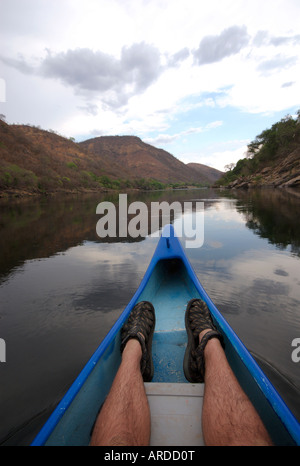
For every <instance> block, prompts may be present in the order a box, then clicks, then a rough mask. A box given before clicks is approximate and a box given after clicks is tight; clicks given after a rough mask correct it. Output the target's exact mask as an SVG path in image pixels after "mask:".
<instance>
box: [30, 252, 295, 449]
mask: <svg viewBox="0 0 300 466" xmlns="http://www.w3.org/2000/svg"><path fill="white" fill-rule="evenodd" d="M171 249H172V248H171ZM175 249H176V248H175ZM160 256H162V258H161V259H158V260H157V261H155V260H154V261H152V263H151V264H152V266H151V267H150V270H149V269H148V270H149V274H148V276H146V277H145V278H144V281H143V282H142V284H141V287H140V288H139V290H138V291H137V293H136V294H135V296H134V297H133V299H132V301H131V302H130V303H129V305H128V306H127V308H126V309H125V311H124V313H123V314H122V316H121V317H120V318H119V320H118V321H117V322H116V324H115V325H114V327H113V329H112V330H111V331H110V333H109V334H108V336H107V337H106V339H105V341H104V342H102V344H101V345H100V347H99V349H98V350H97V351H96V353H95V354H94V355H93V357H92V358H91V360H90V361H89V363H88V364H87V366H86V367H85V368H84V370H83V371H82V373H81V374H80V376H79V377H78V379H77V380H76V381H75V382H74V384H73V386H72V387H71V389H70V390H69V392H68V394H67V396H66V397H65V399H64V400H62V402H61V403H60V405H59V406H58V408H57V409H56V411H55V412H54V414H53V415H52V416H51V418H50V419H49V421H48V423H47V424H46V425H45V426H44V428H43V429H42V431H41V433H40V434H39V436H38V437H37V439H36V441H35V442H34V443H33V444H34V445H40V444H43V445H88V444H89V442H90V436H91V432H92V428H93V425H94V422H95V420H96V417H97V414H98V412H99V410H100V408H101V405H102V404H103V402H104V400H105V398H106V396H107V394H108V392H109V389H110V387H111V384H112V382H113V379H114V377H115V374H116V372H117V369H118V367H119V365H120V362H121V355H120V350H119V348H120V329H121V327H122V325H123V323H124V322H125V320H126V319H127V318H128V315H129V313H130V309H131V308H132V307H133V305H134V304H135V303H136V302H138V301H141V300H148V301H151V302H152V303H153V305H154V307H155V311H156V327H155V334H154V337H153V345H152V354H153V361H154V368H155V370H154V378H153V380H152V383H154V384H159V383H161V384H188V382H187V380H186V379H185V377H184V374H183V369H182V363H183V356H184V352H185V347H186V343H187V338H186V330H185V323H184V313H185V308H186V304H187V302H188V301H189V300H190V299H191V298H194V297H196V298H197V297H200V298H202V299H204V300H205V301H206V302H207V304H208V306H209V308H210V310H211V312H212V315H213V317H214V320H215V324H216V326H217V327H218V328H219V329H220V330H221V331H222V332H223V335H224V337H225V347H226V355H227V358H228V361H229V363H230V365H231V367H232V369H233V371H234V373H235V374H236V376H237V378H238V380H239V382H240V384H241V385H242V387H243V388H244V390H245V391H246V393H247V394H248V396H249V397H250V399H251V400H252V402H253V403H254V405H255V406H256V409H257V410H258V412H259V414H260V415H261V417H262V419H263V421H264V423H265V425H266V427H267V429H268V431H269V433H270V435H271V437H272V439H273V441H274V443H275V444H276V445H294V444H295V443H296V442H295V439H293V438H292V436H291V435H290V433H289V432H288V430H287V428H286V427H285V425H284V424H283V423H282V422H281V420H280V417H282V416H280V413H279V415H278V414H276V412H275V411H274V406H272V405H271V403H270V401H269V400H268V399H266V396H265V395H266V394H265V393H263V391H262V389H261V386H260V385H259V384H258V383H257V380H256V378H257V374H259V372H257V370H258V369H257V368H256V366H255V362H254V360H253V361H251V359H250V363H249V362H248V360H247V357H248V353H247V351H244V350H243V345H242V344H241V343H240V342H239V340H238V339H237V337H236V336H235V335H234V334H233V332H232V330H231V333H229V332H228V327H227V325H228V324H226V322H224V319H223V318H222V317H221V316H220V315H219V314H218V311H217V310H216V308H215V307H214V305H213V304H212V302H211V301H210V299H209V297H208V296H207V294H206V293H205V291H204V290H203V289H202V286H201V285H200V284H199V282H197V281H195V276H194V275H193V274H192V273H191V271H190V270H189V269H188V268H187V262H186V261H187V260H186V258H185V257H182V256H181V255H180V254H179V255H178V254H177V253H176V251H173V253H172V252H170V248H169V251H168V252H167V253H166V254H165V255H163V254H161V255H160ZM176 256H177V257H176ZM151 264H150V265H151ZM146 275H147V274H146ZM245 355H246V356H245ZM249 357H250V355H249ZM250 358H251V357H250ZM252 364H254V369H253V370H252ZM249 366H250V369H249ZM253 371H254V372H253ZM268 387H269V385H267V388H266V390H265V391H268V390H269V388H268ZM271 391H272V387H271ZM276 400H277V398H275V403H276ZM273 405H274V403H273ZM291 417H292V416H291ZM293 422H294V419H293V417H292V423H293ZM294 430H297V425H296V427H295V426H294ZM298 433H299V432H298Z"/></svg>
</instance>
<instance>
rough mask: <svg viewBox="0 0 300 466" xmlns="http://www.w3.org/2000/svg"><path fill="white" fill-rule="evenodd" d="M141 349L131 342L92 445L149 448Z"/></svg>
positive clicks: (123, 355) (99, 418)
mask: <svg viewBox="0 0 300 466" xmlns="http://www.w3.org/2000/svg"><path fill="white" fill-rule="evenodd" d="M141 356H142V350H141V346H140V344H139V342H138V341H137V340H135V339H132V340H129V341H128V342H127V344H126V346H125V348H124V351H123V353H122V362H121V365H120V368H119V370H118V372H117V374H116V377H115V379H114V382H113V385H112V387H111V390H110V392H109V394H108V397H107V399H106V400H105V403H104V405H103V407H102V409H101V411H100V413H99V416H98V419H97V421H96V424H95V428H94V431H93V434H92V439H91V446H97V445H103V446H104V445H106V446H117V445H121V446H126V445H127V446H136V445H148V444H149V440H150V410H149V405H148V400H147V396H146V393H145V388H144V382H143V378H142V375H141V370H140V360H141Z"/></svg>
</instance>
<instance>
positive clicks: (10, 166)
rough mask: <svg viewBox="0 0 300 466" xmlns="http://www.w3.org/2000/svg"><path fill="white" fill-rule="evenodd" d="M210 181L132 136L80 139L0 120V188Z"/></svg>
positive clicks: (157, 185) (146, 185) (43, 189)
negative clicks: (72, 138) (81, 140)
mask: <svg viewBox="0 0 300 466" xmlns="http://www.w3.org/2000/svg"><path fill="white" fill-rule="evenodd" d="M199 183H206V184H211V180H210V179H209V178H208V177H206V176H202V175H201V174H198V173H197V172H196V171H195V170H194V169H191V168H190V167H188V166H187V165H185V164H184V163H182V162H180V161H179V160H177V159H176V158H175V157H173V156H172V155H171V154H169V153H168V152H166V151H163V150H162V149H157V148H155V147H153V146H151V145H149V144H145V143H144V142H142V141H141V140H140V139H139V138H137V137H134V136H107V137H99V138H94V139H90V140H87V141H84V142H81V143H76V142H74V140H71V139H67V138H64V137H62V136H60V135H58V134H56V133H54V132H53V131H45V130H42V129H40V128H37V127H32V126H29V125H8V124H7V123H5V122H4V121H2V120H0V192H2V193H3V192H14V191H17V192H19V193H21V192H23V193H26V192H28V193H42V192H44V193H52V192H58V191H62V192H63V191H66V192H70V191H75V192H78V191H91V190H94V191H99V190H107V189H108V188H111V189H121V188H137V189H156V188H163V187H166V185H171V186H176V185H187V184H188V185H192V184H199Z"/></svg>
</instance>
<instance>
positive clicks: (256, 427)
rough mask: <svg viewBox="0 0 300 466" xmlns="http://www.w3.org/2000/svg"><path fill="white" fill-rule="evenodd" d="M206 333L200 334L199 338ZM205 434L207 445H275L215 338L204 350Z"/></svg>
mask: <svg viewBox="0 0 300 466" xmlns="http://www.w3.org/2000/svg"><path fill="white" fill-rule="evenodd" d="M206 331H207V330H204V331H203V332H201V333H200V336H199V339H200V338H201V337H202V336H203V335H204V334H205V332H206ZM204 357H205V393H204V403H203V415H202V424H203V433H204V440H205V444H206V445H214V446H215V445H272V442H271V440H270V438H269V435H268V433H267V431H266V429H265V427H264V425H263V424H262V422H261V420H260V417H259V416H258V414H257V412H256V410H255V409H254V407H253V405H252V403H251V402H250V400H249V399H248V397H247V396H246V394H245V393H244V391H243V390H242V388H241V387H240V385H239V383H238V381H237V379H236V378H235V375H234V374H233V372H232V370H231V368H230V366H229V364H228V362H227V359H226V356H225V353H224V351H223V348H222V346H221V344H220V342H219V340H217V339H216V338H213V339H211V340H209V341H208V342H207V344H206V346H205V349H204Z"/></svg>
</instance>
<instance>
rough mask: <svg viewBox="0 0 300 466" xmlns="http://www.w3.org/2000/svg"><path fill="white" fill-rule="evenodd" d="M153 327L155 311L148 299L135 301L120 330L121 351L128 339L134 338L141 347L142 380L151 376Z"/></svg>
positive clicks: (149, 379) (149, 378)
mask: <svg viewBox="0 0 300 466" xmlns="http://www.w3.org/2000/svg"><path fill="white" fill-rule="evenodd" d="M154 327H155V311H154V307H153V305H152V304H151V303H150V302H148V301H141V302H140V303H137V304H136V305H135V306H134V308H133V309H132V311H131V313H130V315H129V318H128V320H127V322H126V323H125V324H124V326H123V328H122V332H121V353H122V352H123V350H124V348H125V345H126V343H127V342H128V340H130V339H132V338H135V339H136V340H138V341H139V342H140V345H141V347H142V358H141V373H142V376H143V380H144V382H150V381H151V380H152V378H153V373H154V366H153V360H152V338H153V333H154Z"/></svg>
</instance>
